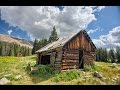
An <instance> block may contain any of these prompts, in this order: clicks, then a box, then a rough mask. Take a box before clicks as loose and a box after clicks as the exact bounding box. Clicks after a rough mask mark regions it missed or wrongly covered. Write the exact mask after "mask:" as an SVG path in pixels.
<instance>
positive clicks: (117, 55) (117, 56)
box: [116, 46, 120, 63]
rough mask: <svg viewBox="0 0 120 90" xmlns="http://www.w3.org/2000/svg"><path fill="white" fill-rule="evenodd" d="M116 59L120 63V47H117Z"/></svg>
mask: <svg viewBox="0 0 120 90" xmlns="http://www.w3.org/2000/svg"><path fill="white" fill-rule="evenodd" d="M116 59H117V60H118V61H117V62H119V63H120V47H118V46H117V47H116Z"/></svg>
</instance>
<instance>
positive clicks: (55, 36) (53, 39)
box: [49, 26, 59, 43]
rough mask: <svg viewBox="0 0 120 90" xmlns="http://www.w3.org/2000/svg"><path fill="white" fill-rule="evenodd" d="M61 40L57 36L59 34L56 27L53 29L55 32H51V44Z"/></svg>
mask: <svg viewBox="0 0 120 90" xmlns="http://www.w3.org/2000/svg"><path fill="white" fill-rule="evenodd" d="M58 39H59V38H58V35H57V32H56V28H55V26H54V27H53V31H52V32H51V35H50V37H49V43H51V42H54V41H57V40H58Z"/></svg>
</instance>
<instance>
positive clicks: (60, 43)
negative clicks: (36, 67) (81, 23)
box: [36, 30, 96, 53]
mask: <svg viewBox="0 0 120 90" xmlns="http://www.w3.org/2000/svg"><path fill="white" fill-rule="evenodd" d="M80 32H83V33H84V35H85V37H86V38H87V39H88V40H89V41H90V43H91V45H92V46H93V47H94V48H96V47H95V45H94V43H93V42H92V40H91V38H90V37H89V35H88V34H87V32H86V31H85V30H81V31H80ZM80 32H78V33H77V34H76V35H78V34H79V33H80ZM76 35H74V36H72V37H69V38H62V39H59V40H57V41H55V42H52V43H49V44H47V45H46V46H44V47H42V48H41V49H39V50H37V51H36V53H40V52H44V51H48V50H54V49H55V48H58V47H62V46H64V45H65V44H66V43H67V42H69V41H70V40H71V39H73V38H74V37H75V36H76Z"/></svg>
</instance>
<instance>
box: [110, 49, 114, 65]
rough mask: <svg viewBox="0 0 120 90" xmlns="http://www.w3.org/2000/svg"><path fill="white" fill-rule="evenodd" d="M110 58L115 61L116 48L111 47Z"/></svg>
mask: <svg viewBox="0 0 120 90" xmlns="http://www.w3.org/2000/svg"><path fill="white" fill-rule="evenodd" d="M109 58H110V59H111V62H112V63H114V62H115V54H114V50H113V49H110V51H109Z"/></svg>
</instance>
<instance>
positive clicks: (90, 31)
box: [87, 29, 97, 34]
mask: <svg viewBox="0 0 120 90" xmlns="http://www.w3.org/2000/svg"><path fill="white" fill-rule="evenodd" d="M96 31H97V29H94V30H92V29H91V30H89V31H88V32H87V33H88V34H90V33H94V32H96Z"/></svg>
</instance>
